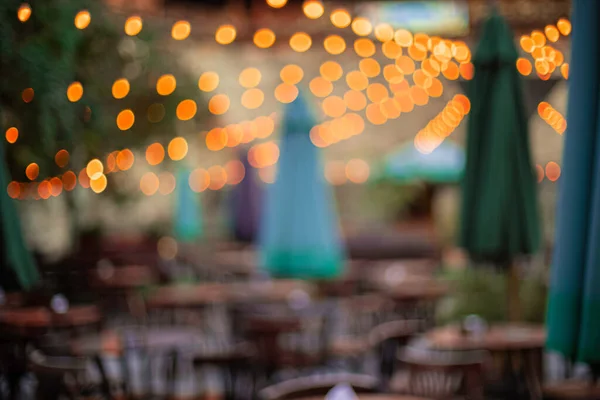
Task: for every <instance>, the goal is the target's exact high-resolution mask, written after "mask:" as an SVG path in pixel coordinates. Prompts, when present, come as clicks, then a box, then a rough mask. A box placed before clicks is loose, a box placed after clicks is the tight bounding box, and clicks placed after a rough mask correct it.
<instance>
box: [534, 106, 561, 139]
mask: <svg viewBox="0 0 600 400" xmlns="http://www.w3.org/2000/svg"><path fill="white" fill-rule="evenodd" d="M538 115H539V116H540V118H542V119H543V120H544V121H545V122H546V123H547V124H548V125H550V126H551V127H552V129H554V130H555V131H556V133H558V134H560V135H562V134H563V133H565V131H566V130H567V121H566V120H565V118H564V117H563V115H562V114H561V113H559V112H558V111H556V110H555V109H554V108H553V107H552V106H551V105H550V104H549V103H547V102H545V101H542V102H541V103H540V104H539V105H538Z"/></svg>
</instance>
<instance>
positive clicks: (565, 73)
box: [560, 64, 569, 79]
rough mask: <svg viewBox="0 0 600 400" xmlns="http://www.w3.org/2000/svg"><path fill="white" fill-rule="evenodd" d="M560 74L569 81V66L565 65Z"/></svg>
mask: <svg viewBox="0 0 600 400" xmlns="http://www.w3.org/2000/svg"><path fill="white" fill-rule="evenodd" d="M560 74H561V75H562V76H563V78H565V79H569V64H563V65H561V66H560Z"/></svg>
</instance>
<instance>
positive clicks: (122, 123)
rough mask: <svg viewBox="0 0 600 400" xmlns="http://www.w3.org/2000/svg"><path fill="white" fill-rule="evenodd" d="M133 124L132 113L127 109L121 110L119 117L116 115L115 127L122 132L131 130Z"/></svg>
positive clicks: (133, 117) (133, 116)
mask: <svg viewBox="0 0 600 400" xmlns="http://www.w3.org/2000/svg"><path fill="white" fill-rule="evenodd" d="M134 122H135V115H134V114H133V111H131V110H129V109H127V110H123V111H121V112H120V113H119V115H117V127H118V128H119V129H120V130H122V131H126V130H128V129H129V128H131V127H132V126H133V124H134Z"/></svg>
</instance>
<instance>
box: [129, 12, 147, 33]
mask: <svg viewBox="0 0 600 400" xmlns="http://www.w3.org/2000/svg"><path fill="white" fill-rule="evenodd" d="M142 27H143V22H142V18H141V17H140V16H139V15H134V16H132V17H129V18H127V21H125V34H127V35H129V36H135V35H137V34H138V33H140V32H141V31H142Z"/></svg>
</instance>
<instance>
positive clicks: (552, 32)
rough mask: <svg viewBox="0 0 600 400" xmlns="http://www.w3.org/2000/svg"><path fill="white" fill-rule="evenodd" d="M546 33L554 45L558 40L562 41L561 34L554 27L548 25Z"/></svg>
mask: <svg viewBox="0 0 600 400" xmlns="http://www.w3.org/2000/svg"><path fill="white" fill-rule="evenodd" d="M544 33H545V34H546V37H547V38H548V40H549V41H551V42H552V43H556V42H557V41H558V39H560V32H559V31H558V29H557V28H556V26H554V25H546V27H545V28H544Z"/></svg>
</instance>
